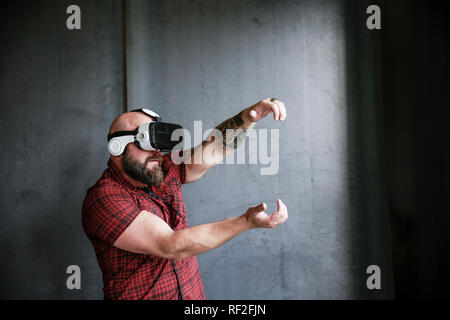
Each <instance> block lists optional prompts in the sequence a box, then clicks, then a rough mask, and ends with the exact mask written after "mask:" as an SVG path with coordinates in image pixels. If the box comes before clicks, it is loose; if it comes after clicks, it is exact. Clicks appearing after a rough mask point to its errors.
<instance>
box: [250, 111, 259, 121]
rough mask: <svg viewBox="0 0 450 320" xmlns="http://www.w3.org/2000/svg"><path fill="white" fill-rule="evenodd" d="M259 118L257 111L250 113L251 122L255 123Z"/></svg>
mask: <svg viewBox="0 0 450 320" xmlns="http://www.w3.org/2000/svg"><path fill="white" fill-rule="evenodd" d="M257 116H258V113H257V112H256V111H255V110H251V111H250V113H249V118H250V119H249V120H250V121H252V122H254V121H255V120H256V117H257Z"/></svg>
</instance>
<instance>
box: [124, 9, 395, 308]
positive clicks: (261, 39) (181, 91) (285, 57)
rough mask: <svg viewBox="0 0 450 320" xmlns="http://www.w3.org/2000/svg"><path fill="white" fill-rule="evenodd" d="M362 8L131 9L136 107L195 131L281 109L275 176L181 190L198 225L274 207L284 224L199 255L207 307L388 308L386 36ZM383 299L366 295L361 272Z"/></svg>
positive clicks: (250, 170) (218, 173) (247, 176)
mask: <svg viewBox="0 0 450 320" xmlns="http://www.w3.org/2000/svg"><path fill="white" fill-rule="evenodd" d="M369 4H372V3H368V2H367V1H324V0H321V1H317V0H314V1H312V0H310V1H302V0H298V1H152V2H151V3H150V2H147V1H142V0H130V1H128V7H127V18H128V19H127V20H128V24H127V29H128V33H127V39H128V47H127V52H128V54H127V65H128V73H127V77H128V80H129V82H128V84H129V88H128V93H129V96H128V100H129V103H130V107H133V106H134V105H140V104H144V105H150V106H154V108H155V109H156V111H158V112H159V113H160V114H161V115H162V116H163V117H164V118H165V120H167V121H173V122H179V123H181V124H182V125H183V126H184V127H185V128H187V129H189V130H190V131H191V132H193V123H194V121H195V120H202V121H203V128H204V129H207V128H212V127H214V126H215V125H217V124H218V123H219V122H221V121H222V120H224V119H226V118H228V117H230V116H232V115H234V114H236V113H238V112H239V111H240V110H241V109H243V108H244V107H246V106H249V105H251V104H253V103H255V102H257V101H258V100H260V99H263V98H266V97H277V98H279V99H281V100H283V101H284V102H285V103H286V106H287V109H288V119H287V121H286V122H285V123H283V124H282V125H280V124H278V123H275V122H274V121H273V120H272V119H270V118H267V119H264V120H262V121H261V122H260V123H258V125H257V128H268V129H272V128H276V129H279V133H280V145H279V148H280V169H279V172H278V174H276V175H272V176H262V175H260V168H261V165H219V166H217V167H216V168H214V169H213V170H211V172H209V173H208V174H207V175H206V176H205V177H204V178H203V179H202V180H201V181H199V182H196V183H194V184H191V185H186V186H184V189H183V190H184V197H185V202H186V206H187V211H188V217H189V223H190V225H197V224H201V223H208V222H212V221H216V220H219V219H223V218H226V217H230V216H236V215H240V214H242V213H244V212H245V211H246V209H247V208H248V207H249V206H252V205H255V204H257V203H260V202H261V201H265V202H267V203H268V205H269V209H268V211H273V210H274V209H275V201H276V199H277V198H281V199H283V201H285V203H286V204H287V206H288V208H289V215H290V218H289V220H288V221H287V222H286V223H285V224H284V225H282V226H280V227H278V228H277V229H274V230H253V231H251V232H248V233H245V234H243V235H241V236H239V237H237V238H235V239H233V240H231V241H230V242H228V243H226V244H225V245H223V246H222V247H220V248H218V249H216V250H213V251H211V252H207V253H204V254H201V255H199V257H198V259H199V264H200V269H201V272H202V275H203V281H204V284H205V287H206V295H207V298H209V299H346V298H390V297H393V289H392V274H391V257H390V247H389V242H388V240H389V234H388V221H387V215H386V206H385V195H384V194H383V189H382V183H383V180H382V176H381V175H380V172H382V171H381V170H382V167H381V166H380V163H381V162H380V159H381V157H382V154H381V153H380V142H379V139H378V131H379V129H380V122H379V119H378V118H379V115H378V110H379V108H378V107H379V104H380V97H381V92H380V84H379V81H380V78H379V77H380V73H379V67H380V60H379V56H378V55H377V54H376V53H377V52H378V51H377V50H379V34H377V33H376V32H370V31H368V30H367V29H366V28H365V19H366V17H367V16H366V15H365V9H366V8H367V6H368V5H369ZM372 264H376V265H379V266H380V267H381V270H382V290H381V291H369V290H367V288H366V279H367V274H366V268H367V267H368V266H369V265H372Z"/></svg>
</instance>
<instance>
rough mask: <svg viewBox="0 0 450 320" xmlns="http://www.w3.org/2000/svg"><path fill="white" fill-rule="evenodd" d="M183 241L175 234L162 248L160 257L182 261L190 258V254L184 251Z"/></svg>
mask: <svg viewBox="0 0 450 320" xmlns="http://www.w3.org/2000/svg"><path fill="white" fill-rule="evenodd" d="M182 241H183V240H182V239H181V238H180V237H179V236H178V234H177V233H176V232H174V233H173V234H172V235H171V237H169V238H167V239H166V240H165V241H164V242H163V243H162V244H161V246H160V250H159V251H160V252H159V254H158V255H159V256H160V257H161V258H165V259H170V260H181V259H184V258H187V257H189V256H190V255H189V253H188V252H187V251H186V250H184V249H183V248H184V246H183V244H182Z"/></svg>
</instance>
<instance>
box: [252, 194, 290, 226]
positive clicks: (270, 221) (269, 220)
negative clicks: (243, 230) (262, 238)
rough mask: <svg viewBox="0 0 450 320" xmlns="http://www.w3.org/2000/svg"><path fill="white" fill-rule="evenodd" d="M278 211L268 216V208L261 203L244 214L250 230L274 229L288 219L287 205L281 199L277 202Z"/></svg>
mask: <svg viewBox="0 0 450 320" xmlns="http://www.w3.org/2000/svg"><path fill="white" fill-rule="evenodd" d="M277 206H278V208H277V211H275V212H274V213H272V214H270V215H268V214H267V213H266V212H265V210H266V209H267V206H266V204H265V203H261V204H260V205H257V206H255V207H250V208H249V209H248V210H247V212H246V213H245V214H244V217H245V220H246V221H247V223H248V225H249V227H250V228H274V227H276V226H278V225H280V224H282V223H283V222H285V221H286V220H287V218H288V210H287V207H286V205H285V204H284V203H283V201H281V200H280V199H278V200H277Z"/></svg>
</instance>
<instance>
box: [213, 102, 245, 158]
mask: <svg viewBox="0 0 450 320" xmlns="http://www.w3.org/2000/svg"><path fill="white" fill-rule="evenodd" d="M243 124H244V121H243V120H242V111H241V112H240V113H238V114H237V115H235V116H234V117H232V118H229V119H227V120H225V121H224V122H222V123H221V124H219V125H218V126H217V127H216V129H217V130H219V131H220V132H221V133H222V137H223V145H224V147H225V148H226V149H227V150H228V149H234V150H236V149H237V148H238V147H239V146H240V145H241V144H242V142H243V141H244V140H245V136H246V135H247V130H244V129H243V128H241V127H242V125H243Z"/></svg>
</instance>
